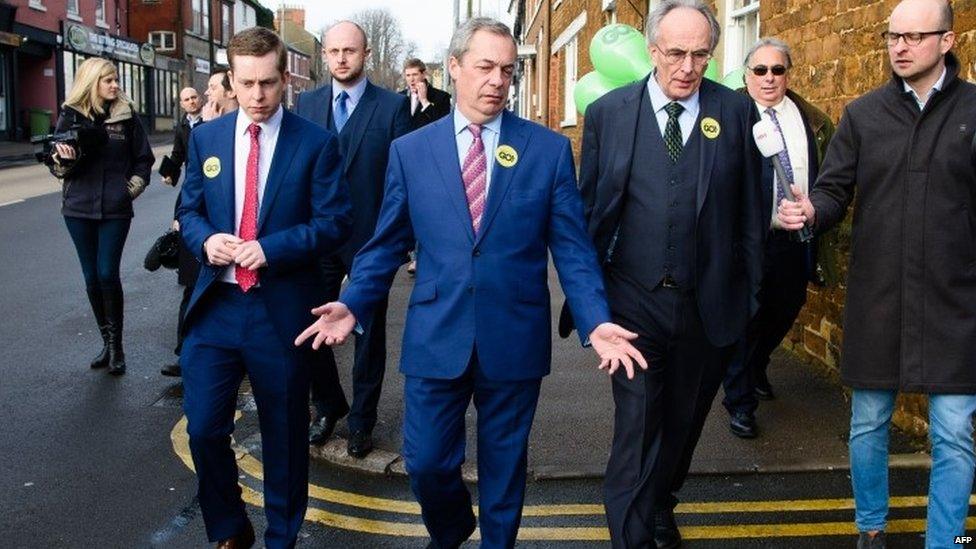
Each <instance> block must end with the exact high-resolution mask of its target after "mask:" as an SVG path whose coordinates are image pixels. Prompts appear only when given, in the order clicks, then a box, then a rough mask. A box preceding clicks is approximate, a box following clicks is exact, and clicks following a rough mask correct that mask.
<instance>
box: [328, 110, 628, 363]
mask: <svg viewBox="0 0 976 549" xmlns="http://www.w3.org/2000/svg"><path fill="white" fill-rule="evenodd" d="M502 116H503V118H502V126H501V135H500V136H499V141H498V144H499V146H501V145H508V146H510V147H512V148H513V149H515V151H516V152H517V153H518V161H517V162H516V164H515V165H514V166H512V167H505V166H502V165H501V164H499V163H498V162H497V161H495V159H494V156H495V151H486V152H487V154H489V155H491V158H489V161H490V162H495V164H494V167H493V170H492V179H491V182H490V185H489V190H488V203H487V207H486V210H485V213H484V217H483V218H482V224H481V229H480V231H479V233H478V234H477V235H476V234H475V233H474V230H473V229H472V227H471V216H470V214H469V213H468V203H467V199H466V198H465V194H464V185H463V182H462V179H461V168H460V165H459V162H458V153H457V144H456V141H455V135H454V121H453V116H445V117H444V118H442V119H440V120H438V121H436V122H434V123H432V124H429V125H427V126H425V127H423V128H421V129H419V130H417V131H415V132H413V133H410V134H408V135H406V136H404V137H401V138H400V139H397V140H396V141H394V142H393V147H392V148H391V150H390V164H389V167H388V169H387V172H386V196H385V198H384V200H383V208H382V210H381V212H380V219H379V223H378V225H377V227H376V233H375V234H374V235H373V237H372V239H370V241H369V242H368V243H367V244H366V245H365V246H364V247H363V249H362V250H360V252H359V254H358V255H357V256H356V259H355V262H354V263H353V270H352V273H351V275H350V283H349V286H348V287H347V288H346V291H345V292H343V294H342V297H341V298H340V299H341V301H342V302H343V303H345V304H347V305H348V306H349V308H350V309H351V310H352V311H353V314H355V315H356V317H357V318H369V311H370V309H371V307H372V306H373V305H374V304H375V303H377V302H378V301H379V300H381V299H382V298H383V297H385V296H386V294H387V292H388V290H389V287H390V284H391V283H392V281H393V277H394V275H395V274H396V271H397V268H398V267H399V265H400V259H401V258H402V257H403V255H404V254H405V253H406V252H407V250H408V249H410V248H411V247H412V246H413V242H414V238H416V240H417V241H418V242H419V243H420V256H419V258H418V259H417V281H416V283H415V286H414V290H413V294H412V295H411V297H410V305H409V309H408V311H407V321H406V329H405V331H404V334H403V353H402V357H401V362H400V370H401V371H402V372H403V373H404V374H406V375H412V376H421V377H429V378H439V379H453V378H456V377H458V376H460V375H461V374H463V373H464V371H465V369H466V368H467V366H468V363H469V361H470V358H471V352H472V349H475V348H476V349H477V352H478V361H479V364H480V367H481V369H482V371H483V372H484V374H485V375H486V376H487V377H488V378H490V379H496V380H525V379H537V378H540V377H542V376H544V375H546V374H547V373H549V363H550V358H551V354H552V353H551V332H552V331H551V324H550V305H549V289H548V264H549V252H550V251H551V252H552V257H553V261H554V262H555V265H556V269H557V270H558V272H559V279H560V282H561V284H562V287H563V291H564V292H565V293H566V295H567V296H568V299H569V303H570V307H571V308H572V311H573V314H574V316H575V319H576V322H577V324H578V325H579V326H580V327H581V330H580V333H581V334H583V337H586V336H588V335H589V333H590V332H591V331H592V330H593V329H594V328H595V327H596V326H597V325H598V324H600V323H602V322H607V321H609V319H610V314H609V310H608V307H607V304H606V297H605V294H604V289H603V280H602V278H601V274H600V269H599V266H598V264H597V261H596V254H595V252H594V250H593V245H592V243H591V242H590V239H589V237H588V236H587V234H586V228H585V226H584V223H583V206H582V203H581V201H580V196H579V192H578V191H577V189H576V174H575V170H574V167H573V154H572V150H571V149H570V143H569V140H568V139H566V138H565V137H563V136H561V135H559V134H557V133H555V132H552V131H550V130H548V129H546V128H543V127H542V126H539V125H536V124H533V123H531V122H527V121H525V120H522V119H520V118H518V117H517V116H515V115H514V114H511V113H509V112H507V111H506V112H504V113H503V115H502Z"/></svg>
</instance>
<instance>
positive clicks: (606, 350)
mask: <svg viewBox="0 0 976 549" xmlns="http://www.w3.org/2000/svg"><path fill="white" fill-rule="evenodd" d="M312 314H313V315H316V316H318V317H319V318H318V320H316V321H315V322H313V323H312V324H311V325H310V326H309V327H308V328H305V331H303V332H302V333H301V334H299V335H298V337H297V338H295V346H296V347H297V346H301V345H302V344H303V343H305V341H307V340H308V339H309V338H310V337H312V336H315V337H314V339H313V340H312V348H313V349H315V350H318V349H319V347H321V346H322V344H323V343H325V344H326V345H342V344H343V343H345V342H346V338H348V337H349V334H350V333H352V331H353V329H354V328H355V327H356V317H355V315H353V314H352V311H350V310H349V307H346V305H345V304H344V303H342V302H339V301H333V302H331V303H326V304H325V305H321V306H319V307H316V308H314V309H312ZM636 338H637V334H635V333H634V332H630V331H627V330H625V329H623V328H621V327H620V326H618V325H616V324H614V323H612V322H604V323H603V324H600V325H599V326H597V327H596V328H595V329H594V330H593V331H592V332H590V344H592V345H593V350H594V351H596V354H597V355H598V356H599V357H600V366H599V368H600V369H601V370H606V371H607V373H608V374H610V375H613V374H614V373H615V372H616V371H617V370H619V369H620V368H621V367H622V368H623V369H624V371H625V372H626V374H627V379H633V378H634V363H635V362H636V363H637V365H638V366H640V367H641V368H642V369H644V370H646V369H647V361H646V360H645V359H644V356H643V355H641V353H640V351H638V350H637V349H636V348H635V347H634V346H633V345H632V344H631V343H630V341H631V340H633V339H636Z"/></svg>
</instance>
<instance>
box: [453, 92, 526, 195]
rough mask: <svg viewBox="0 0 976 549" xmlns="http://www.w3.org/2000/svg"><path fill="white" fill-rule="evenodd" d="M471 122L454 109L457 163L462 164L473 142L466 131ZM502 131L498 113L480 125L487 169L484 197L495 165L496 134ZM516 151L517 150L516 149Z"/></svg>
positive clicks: (472, 138) (489, 185)
mask: <svg viewBox="0 0 976 549" xmlns="http://www.w3.org/2000/svg"><path fill="white" fill-rule="evenodd" d="M470 123H471V122H470V121H469V120H468V119H467V118H465V117H464V115H463V114H461V111H460V110H458V109H454V136H455V138H456V139H457V152H458V164H459V165H460V166H464V159H465V158H467V156H468V149H470V148H471V144H472V143H474V135H472V134H471V132H470V131H468V124H470ZM501 133H502V115H501V113H499V114H498V116H496V117H495V118H492V119H491V120H489V121H488V122H486V123H484V124H482V125H481V142H482V143H483V144H484V145H485V163H486V164H487V165H488V169H487V170H486V173H485V197H486V198H487V197H488V189H490V188H491V172H492V169H493V168H494V166H495V148H496V147H498V136H499V135H501ZM516 152H518V151H516Z"/></svg>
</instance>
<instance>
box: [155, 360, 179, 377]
mask: <svg viewBox="0 0 976 549" xmlns="http://www.w3.org/2000/svg"><path fill="white" fill-rule="evenodd" d="M159 373H161V374H163V375H164V376H169V377H181V376H182V375H183V369H182V368H180V365H179V363H174V364H167V365H166V366H163V367H162V368H160V369H159Z"/></svg>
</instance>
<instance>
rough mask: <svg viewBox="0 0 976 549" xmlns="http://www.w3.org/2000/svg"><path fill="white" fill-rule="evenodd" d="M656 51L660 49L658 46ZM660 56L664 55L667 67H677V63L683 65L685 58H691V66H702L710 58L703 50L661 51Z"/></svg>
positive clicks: (710, 55)
mask: <svg viewBox="0 0 976 549" xmlns="http://www.w3.org/2000/svg"><path fill="white" fill-rule="evenodd" d="M658 49H661V48H660V46H658ZM661 54H662V55H664V59H665V60H666V61H667V62H668V64H669V65H677V64H679V63H684V62H685V58H686V57H688V56H691V62H692V64H694V65H695V66H702V65H704V64H705V63H708V60H709V59H711V58H712V54H711V53H709V52H707V51H705V50H698V51H684V50H667V51H663V50H662V51H661Z"/></svg>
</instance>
